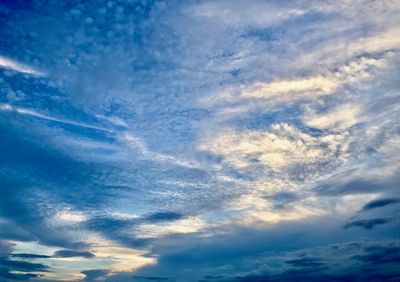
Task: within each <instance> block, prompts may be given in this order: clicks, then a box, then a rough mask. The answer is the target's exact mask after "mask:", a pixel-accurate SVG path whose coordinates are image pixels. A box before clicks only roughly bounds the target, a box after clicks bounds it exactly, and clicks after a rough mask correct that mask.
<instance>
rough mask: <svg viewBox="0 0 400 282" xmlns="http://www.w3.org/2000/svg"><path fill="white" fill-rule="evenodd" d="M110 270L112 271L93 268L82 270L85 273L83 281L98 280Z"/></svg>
mask: <svg viewBox="0 0 400 282" xmlns="http://www.w3.org/2000/svg"><path fill="white" fill-rule="evenodd" d="M109 272H110V271H109V270H106V269H91V270H84V271H81V273H82V274H84V275H85V278H84V279H83V280H82V282H92V281H96V279H97V278H100V277H103V276H105V275H107V274H108V273H109Z"/></svg>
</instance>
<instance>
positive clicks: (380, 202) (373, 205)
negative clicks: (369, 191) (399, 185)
mask: <svg viewBox="0 0 400 282" xmlns="http://www.w3.org/2000/svg"><path fill="white" fill-rule="evenodd" d="M399 202H400V199H398V198H387V199H385V198H384V199H377V200H374V201H371V202H369V203H368V204H366V205H365V206H363V208H362V210H361V211H367V210H372V209H377V208H381V207H386V206H388V205H393V204H397V203H399Z"/></svg>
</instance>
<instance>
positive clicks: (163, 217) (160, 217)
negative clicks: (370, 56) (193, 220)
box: [145, 212, 183, 222]
mask: <svg viewBox="0 0 400 282" xmlns="http://www.w3.org/2000/svg"><path fill="white" fill-rule="evenodd" d="M182 217H183V215H182V214H180V213H175V212H157V213H153V214H150V215H148V216H146V217H145V220H146V221H152V222H160V221H174V220H178V219H181V218H182Z"/></svg>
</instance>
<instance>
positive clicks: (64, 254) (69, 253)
mask: <svg viewBox="0 0 400 282" xmlns="http://www.w3.org/2000/svg"><path fill="white" fill-rule="evenodd" d="M53 256H54V257H59V258H72V257H82V258H93V257H95V255H94V254H93V253H91V252H88V251H75V250H59V251H56V252H55V253H54V255H53Z"/></svg>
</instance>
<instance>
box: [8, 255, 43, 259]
mask: <svg viewBox="0 0 400 282" xmlns="http://www.w3.org/2000/svg"><path fill="white" fill-rule="evenodd" d="M10 256H11V257H13V258H20V259H38V258H51V256H46V255H38V254H10Z"/></svg>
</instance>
